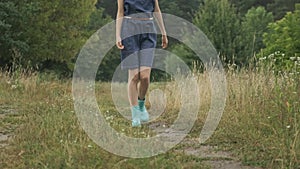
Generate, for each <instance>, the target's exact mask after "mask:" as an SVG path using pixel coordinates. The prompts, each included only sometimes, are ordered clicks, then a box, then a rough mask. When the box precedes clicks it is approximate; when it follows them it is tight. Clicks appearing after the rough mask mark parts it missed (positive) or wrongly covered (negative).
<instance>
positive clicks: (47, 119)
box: [0, 70, 300, 169]
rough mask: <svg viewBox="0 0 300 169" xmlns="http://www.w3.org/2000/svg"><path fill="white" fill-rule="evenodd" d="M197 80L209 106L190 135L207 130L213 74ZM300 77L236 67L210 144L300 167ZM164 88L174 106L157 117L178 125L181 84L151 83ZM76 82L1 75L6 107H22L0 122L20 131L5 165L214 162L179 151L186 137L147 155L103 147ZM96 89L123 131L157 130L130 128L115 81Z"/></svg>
mask: <svg viewBox="0 0 300 169" xmlns="http://www.w3.org/2000/svg"><path fill="white" fill-rule="evenodd" d="M197 79H198V82H199V87H200V96H201V109H200V112H199V115H198V119H197V121H196V123H195V125H194V127H193V129H192V131H191V132H190V134H189V135H188V136H187V137H189V138H197V137H199V134H200V131H201V127H202V125H203V123H204V121H205V117H206V112H207V110H208V109H209V106H210V91H209V89H210V83H209V79H208V75H207V74H205V73H204V74H200V75H198V76H197ZM299 79H300V78H299V76H298V77H275V76H274V75H272V74H263V73H258V72H253V71H246V70H245V71H241V72H239V73H236V72H228V73H227V83H228V96H227V103H226V108H225V112H224V114H223V117H222V120H221V122H220V125H219V127H218V129H217V130H216V132H215V133H214V135H213V136H212V137H211V138H210V139H209V140H208V141H207V142H206V144H209V145H217V146H218V147H219V149H222V150H226V151H230V152H233V153H234V155H235V156H236V157H238V158H240V159H241V160H242V162H243V163H244V164H245V165H252V166H261V167H264V168H291V169H292V168H297V167H298V168H299V167H300V141H299V140H300V133H299V132H300V124H299V122H300V97H299V96H300V80H299ZM156 88H160V89H162V90H164V91H166V95H167V97H169V98H168V104H167V107H166V110H167V111H166V112H167V113H164V114H163V115H162V116H161V117H160V118H159V119H157V120H156V121H157V122H162V123H165V124H166V125H170V124H172V122H173V121H174V119H176V117H177V114H176V113H177V112H178V108H179V107H180V102H178V101H177V100H176V98H177V96H175V94H176V92H172V89H174V86H172V83H171V84H168V83H153V84H152V85H151V90H152V89H156ZM71 89H72V84H71V81H70V80H65V81H59V80H52V81H47V80H40V78H39V76H37V75H35V74H33V75H29V76H25V75H19V76H18V77H10V76H8V75H7V74H5V73H2V74H0V96H1V97H0V112H4V111H7V110H8V109H9V110H10V111H13V112H14V113H7V115H6V116H5V117H3V118H2V119H1V123H0V129H1V130H3V131H5V132H12V133H14V137H13V139H12V140H10V142H9V146H7V147H5V148H3V149H1V153H0V157H1V158H0V159H1V160H0V168H209V165H208V164H207V163H206V159H202V158H200V157H196V156H190V155H186V154H184V153H181V152H180V151H177V150H181V149H182V147H184V145H182V144H179V145H177V146H176V147H174V148H173V149H172V150H170V151H169V152H167V153H165V154H161V155H158V156H155V157H151V158H146V159H130V158H124V157H120V156H116V155H113V154H111V153H109V152H107V151H105V150H103V149H102V148H100V147H99V146H97V145H96V144H95V143H94V142H93V141H92V140H91V139H90V138H89V137H88V136H87V134H86V133H85V132H84V130H83V129H82V128H81V126H80V124H79V121H78V119H77V117H76V115H75V112H74V105H73V99H72V93H71V92H72V91H71ZM174 93H175V94H174ZM96 95H97V96H98V97H97V100H98V103H99V108H100V110H101V111H102V112H103V115H104V116H105V117H109V118H108V121H109V122H110V124H111V126H112V127H113V128H115V129H116V130H117V131H119V132H123V133H124V134H126V135H128V136H133V137H147V136H148V135H154V134H155V133H153V131H152V130H151V129H150V128H149V127H147V126H144V127H142V128H140V129H133V128H131V127H130V121H129V120H126V119H124V118H122V116H121V115H120V114H119V113H118V112H117V111H116V108H115V107H114V104H113V102H112V98H111V93H110V84H109V83H97V84H96ZM147 105H149V103H147ZM111 117H113V119H112V118H111ZM1 132H2V131H1Z"/></svg>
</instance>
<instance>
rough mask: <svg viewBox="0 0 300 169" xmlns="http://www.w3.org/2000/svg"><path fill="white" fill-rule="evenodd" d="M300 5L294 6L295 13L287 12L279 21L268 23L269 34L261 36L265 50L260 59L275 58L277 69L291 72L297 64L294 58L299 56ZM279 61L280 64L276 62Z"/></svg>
mask: <svg viewBox="0 0 300 169" xmlns="http://www.w3.org/2000/svg"><path fill="white" fill-rule="evenodd" d="M299 23H300V5H297V6H296V10H295V12H293V13H292V12H288V13H287V14H286V15H285V16H284V18H282V19H281V20H279V21H277V22H275V23H270V24H269V26H268V28H269V32H268V33H265V34H264V36H263V41H264V43H265V45H266V48H265V49H264V50H263V52H262V53H261V57H262V58H266V57H270V56H272V55H274V54H275V55H274V56H277V55H276V53H281V55H278V56H277V57H276V58H274V59H276V61H277V62H274V64H275V66H276V67H277V68H278V69H281V68H282V69H284V70H292V69H294V67H295V66H298V68H299V63H298V62H294V60H295V59H294V58H299V56H300V26H299ZM278 60H280V62H278Z"/></svg>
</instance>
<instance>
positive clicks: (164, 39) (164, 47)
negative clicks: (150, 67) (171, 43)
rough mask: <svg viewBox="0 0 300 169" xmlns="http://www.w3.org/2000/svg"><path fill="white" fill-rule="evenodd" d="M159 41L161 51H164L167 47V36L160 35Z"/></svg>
mask: <svg viewBox="0 0 300 169" xmlns="http://www.w3.org/2000/svg"><path fill="white" fill-rule="evenodd" d="M161 39H162V43H161V47H162V48H163V49H166V48H167V47H168V37H167V35H162V37H161Z"/></svg>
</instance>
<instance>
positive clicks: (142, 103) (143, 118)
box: [138, 99, 149, 122]
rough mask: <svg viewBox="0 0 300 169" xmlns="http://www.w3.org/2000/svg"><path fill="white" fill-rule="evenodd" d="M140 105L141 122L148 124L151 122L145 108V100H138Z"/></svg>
mask: <svg viewBox="0 0 300 169" xmlns="http://www.w3.org/2000/svg"><path fill="white" fill-rule="evenodd" d="M138 104H139V110H140V112H141V114H140V120H141V121H142V122H148V121H149V114H148V112H147V109H146V107H145V100H140V99H138Z"/></svg>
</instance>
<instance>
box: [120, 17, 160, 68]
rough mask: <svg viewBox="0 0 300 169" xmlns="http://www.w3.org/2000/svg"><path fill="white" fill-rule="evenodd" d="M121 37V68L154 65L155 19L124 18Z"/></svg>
mask: <svg viewBox="0 0 300 169" xmlns="http://www.w3.org/2000/svg"><path fill="white" fill-rule="evenodd" d="M131 35H132V36H131ZM121 37H122V44H123V45H124V49H122V50H121V69H136V68H139V67H141V66H146V67H152V64H153V59H154V51H155V47H156V40H157V37H156V28H155V24H154V21H153V20H136V19H129V18H124V19H123V23H122V31H121Z"/></svg>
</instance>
